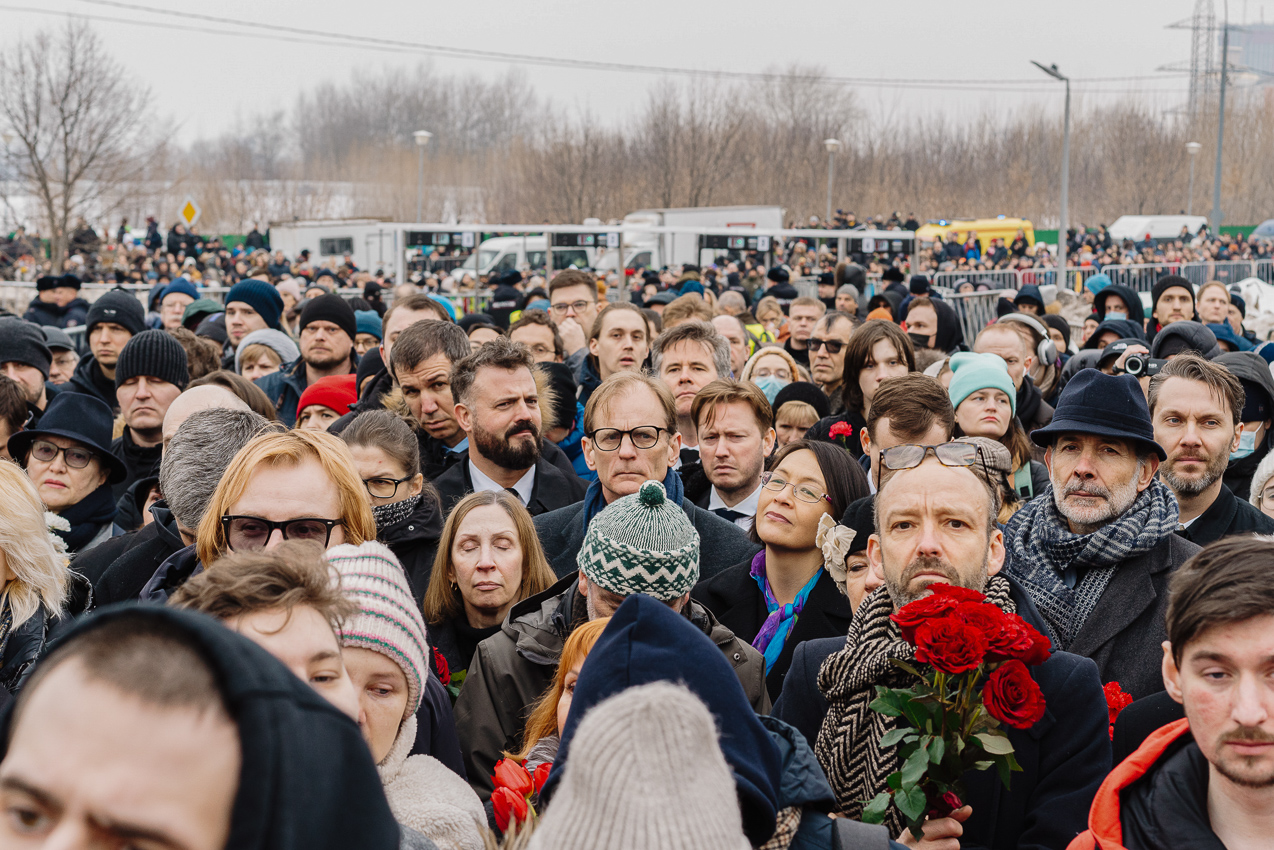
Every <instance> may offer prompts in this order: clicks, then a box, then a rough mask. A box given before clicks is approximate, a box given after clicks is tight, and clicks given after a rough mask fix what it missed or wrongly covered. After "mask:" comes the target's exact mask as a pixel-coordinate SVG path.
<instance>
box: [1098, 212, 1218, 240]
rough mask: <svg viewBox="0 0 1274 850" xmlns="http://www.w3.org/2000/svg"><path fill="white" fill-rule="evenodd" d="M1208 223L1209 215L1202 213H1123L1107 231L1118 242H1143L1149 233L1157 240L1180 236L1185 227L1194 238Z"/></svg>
mask: <svg viewBox="0 0 1274 850" xmlns="http://www.w3.org/2000/svg"><path fill="white" fill-rule="evenodd" d="M1207 223H1208V219H1207V217H1206V216H1201V215H1121V216H1120V217H1119V218H1117V219H1115V222H1114V224H1112V225H1111V226H1110V227H1108V228H1107V231H1108V232H1109V233H1110V238H1111V239H1114V240H1115V241H1116V242H1122V241H1123V240H1125V239H1131V240H1132V241H1134V242H1142V241H1144V240H1145V238H1146V234H1147V233H1149V234H1150V238H1151V239H1153V240H1155V241H1156V242H1163V241H1166V240H1169V239H1177V238H1179V237H1180V236H1181V228H1183V227H1184V228H1186V229H1188V230H1189V231H1190V238H1192V239H1193V238H1194V237H1195V236H1196V235H1197V234H1198V233H1199V228H1200V227H1203V226H1204V225H1205V224H1207Z"/></svg>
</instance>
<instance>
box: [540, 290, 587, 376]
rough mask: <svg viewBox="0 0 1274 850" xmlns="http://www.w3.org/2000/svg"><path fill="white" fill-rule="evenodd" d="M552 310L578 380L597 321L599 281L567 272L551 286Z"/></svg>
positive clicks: (550, 305)
mask: <svg viewBox="0 0 1274 850" xmlns="http://www.w3.org/2000/svg"><path fill="white" fill-rule="evenodd" d="M549 310H550V311H551V313H552V316H553V321H554V322H556V323H557V330H558V333H560V334H561V335H562V345H563V346H564V347H565V350H566V355H567V357H566V365H568V366H570V367H571V369H573V370H574V371H575V380H577V381H578V380H579V378H580V375H579V370H580V365H581V364H582V363H583V362H584V360H585V358H586V357H588V335H589V333H591V332H592V330H593V322H595V321H596V320H597V281H596V279H595V278H594V277H593V276H592V275H591V274H589V273H588V272H582V271H578V270H576V269H567V270H566V271H563V272H558V274H557V275H556V276H555V277H554V278H553V280H552V282H551V283H549Z"/></svg>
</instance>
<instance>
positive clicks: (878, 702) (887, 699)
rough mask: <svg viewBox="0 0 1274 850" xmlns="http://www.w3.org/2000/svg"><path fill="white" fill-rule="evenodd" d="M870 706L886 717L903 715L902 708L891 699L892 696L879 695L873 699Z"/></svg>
mask: <svg viewBox="0 0 1274 850" xmlns="http://www.w3.org/2000/svg"><path fill="white" fill-rule="evenodd" d="M868 708H870V709H871V710H872V711H874V712H876V713H878V714H883V715H885V716H886V717H902V709H901V708H900V707H899V706H898V704H897V703H896V702H895V701H894V700H893V699H891V696H880V697H877V698H876V699H874V700H872V701H871V705H870V706H868Z"/></svg>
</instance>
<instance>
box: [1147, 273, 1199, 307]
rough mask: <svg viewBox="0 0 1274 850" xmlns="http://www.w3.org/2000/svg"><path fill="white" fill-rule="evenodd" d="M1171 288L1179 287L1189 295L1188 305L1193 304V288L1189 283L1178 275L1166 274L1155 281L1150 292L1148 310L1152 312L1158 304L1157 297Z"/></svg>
mask: <svg viewBox="0 0 1274 850" xmlns="http://www.w3.org/2000/svg"><path fill="white" fill-rule="evenodd" d="M1173 287H1180V288H1181V289H1184V290H1185V291H1186V292H1188V293H1190V303H1192V304H1193V303H1194V287H1193V286H1192V285H1191V284H1190V281H1188V280H1186V279H1185V278H1184V277H1182V276H1181V275H1178V274H1166V275H1164V276H1163V277H1161V278H1159V280H1157V281H1155V285H1154V288H1153V289H1151V290H1150V309H1151V310H1154V309H1155V307H1156V306H1157V305H1158V304H1159V296H1160V295H1163V293H1164V292H1165V291H1167V290H1169V289H1172V288H1173Z"/></svg>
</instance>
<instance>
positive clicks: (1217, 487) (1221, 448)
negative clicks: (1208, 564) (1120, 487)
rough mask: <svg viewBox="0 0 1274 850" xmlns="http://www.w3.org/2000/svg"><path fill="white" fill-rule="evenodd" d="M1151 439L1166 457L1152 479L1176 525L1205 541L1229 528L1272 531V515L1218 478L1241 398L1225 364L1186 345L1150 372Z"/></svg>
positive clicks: (1234, 436) (1238, 420)
mask: <svg viewBox="0 0 1274 850" xmlns="http://www.w3.org/2000/svg"><path fill="white" fill-rule="evenodd" d="M1149 400H1150V415H1151V416H1152V417H1153V420H1154V424H1155V441H1156V442H1158V443H1159V444H1160V445H1161V446H1163V448H1164V451H1166V452H1167V453H1168V459H1167V461H1165V462H1164V464H1163V466H1161V467H1160V468H1159V480H1160V481H1162V482H1163V483H1164V484H1167V485H1168V489H1169V490H1171V491H1172V492H1173V494H1174V495H1175V496H1176V497H1177V504H1178V505H1179V506H1180V510H1181V516H1180V520H1181V526H1182V527H1181V530H1180V531H1178V532H1177V533H1178V534H1179V535H1181V536H1182V537H1184V538H1185V539H1187V540H1191V541H1193V542H1195V543H1198V544H1199V545H1200V546H1206V545H1208V544H1209V543H1212V542H1214V541H1216V540H1220V539H1221V538H1222V537H1231V536H1233V535H1235V534H1253V533H1255V534H1274V519H1271V518H1270V517H1267V516H1266V515H1265V514H1263V513H1261V512H1260V511H1259V510H1257V509H1256V508H1254V507H1252V505H1250V504H1249V503H1248V502H1246V501H1243V500H1240V499H1238V498H1237V497H1236V496H1235V495H1234V493H1233V492H1232V491H1231V490H1230V488H1229V487H1226V486H1225V483H1224V476H1225V469H1226V466H1227V465H1228V464H1229V462H1230V454H1231V453H1232V452H1236V451H1238V449H1239V443H1240V442H1241V440H1240V438H1241V437H1242V435H1243V431H1244V430H1245V429H1244V427H1243V409H1244V408H1245V406H1246V398H1245V393H1244V390H1243V384H1242V383H1241V382H1240V381H1239V379H1238V378H1237V377H1235V376H1234V374H1233V373H1232V372H1230V371H1229V370H1228V369H1226V368H1225V367H1224V366H1220V365H1217V364H1216V363H1212V362H1209V361H1207V360H1205V359H1203V358H1202V357H1200V356H1199V355H1197V354H1194V353H1193V352H1187V353H1185V354H1179V355H1177V356H1176V357H1174V358H1173V359H1172V360H1170V361H1168V363H1167V364H1165V365H1164V367H1163V369H1161V370H1160V371H1159V373H1158V374H1157V375H1155V376H1154V377H1153V378H1151V379H1150V399H1149Z"/></svg>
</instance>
